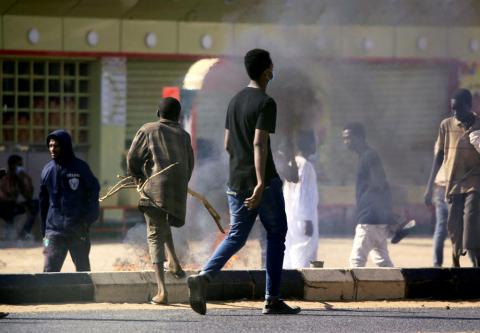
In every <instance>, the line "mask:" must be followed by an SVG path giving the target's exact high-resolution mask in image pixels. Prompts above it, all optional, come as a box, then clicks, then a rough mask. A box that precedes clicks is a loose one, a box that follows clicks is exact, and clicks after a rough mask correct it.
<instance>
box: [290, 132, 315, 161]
mask: <svg viewBox="0 0 480 333" xmlns="http://www.w3.org/2000/svg"><path fill="white" fill-rule="evenodd" d="M295 143H296V145H297V149H298V150H299V151H300V152H302V153H303V154H304V156H307V157H308V156H310V155H313V154H315V151H316V149H317V147H316V140H315V133H314V132H313V131H312V130H302V131H299V132H298V133H297V135H296V140H295Z"/></svg>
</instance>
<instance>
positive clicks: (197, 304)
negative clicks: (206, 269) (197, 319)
mask: <svg viewBox="0 0 480 333" xmlns="http://www.w3.org/2000/svg"><path fill="white" fill-rule="evenodd" d="M187 283H188V289H189V291H190V293H189V294H190V297H189V301H190V307H191V308H192V310H193V311H195V312H196V313H199V314H201V315H204V314H206V313H207V303H206V300H205V299H206V290H207V284H208V281H207V278H206V277H205V276H203V275H192V276H189V277H188V279H187Z"/></svg>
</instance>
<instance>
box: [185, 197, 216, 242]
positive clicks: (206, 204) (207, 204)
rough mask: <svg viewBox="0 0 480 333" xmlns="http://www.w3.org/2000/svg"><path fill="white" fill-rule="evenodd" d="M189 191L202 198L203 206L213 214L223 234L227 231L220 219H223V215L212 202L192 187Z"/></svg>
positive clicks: (199, 198)
mask: <svg viewBox="0 0 480 333" xmlns="http://www.w3.org/2000/svg"><path fill="white" fill-rule="evenodd" d="M188 193H189V194H190V195H191V196H192V197H194V198H196V199H198V200H200V201H201V202H202V203H203V206H204V207H205V208H206V209H207V211H208V212H209V213H210V215H211V216H212V218H213V220H214V221H215V224H216V225H217V227H218V229H219V230H220V232H221V233H222V234H224V233H225V230H224V229H223V228H222V225H221V224H220V220H221V217H220V214H218V212H217V211H216V210H215V208H213V206H212V205H211V204H210V202H208V200H207V198H205V197H204V196H203V195H201V194H200V193H198V192H195V191H193V190H192V189H190V188H188Z"/></svg>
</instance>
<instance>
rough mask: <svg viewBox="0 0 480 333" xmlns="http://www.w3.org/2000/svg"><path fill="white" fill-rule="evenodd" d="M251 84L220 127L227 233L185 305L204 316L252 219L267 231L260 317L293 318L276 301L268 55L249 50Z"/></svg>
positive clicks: (280, 211) (278, 244) (281, 216)
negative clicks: (209, 293) (211, 291)
mask: <svg viewBox="0 0 480 333" xmlns="http://www.w3.org/2000/svg"><path fill="white" fill-rule="evenodd" d="M244 61H245V68H246V71H247V73H248V76H249V77H250V79H251V81H250V83H249V85H248V86H247V87H246V88H244V89H243V90H241V91H240V92H239V93H238V94H237V95H236V96H234V97H233V99H232V100H231V101H230V104H229V106H228V110H227V117H226V122H225V141H224V142H225V149H226V150H227V152H228V154H229V156H230V172H229V181H228V190H227V195H228V204H229V208H230V231H229V233H228V236H227V237H226V238H225V239H224V240H223V242H222V243H221V244H220V245H219V246H218V247H217V249H216V250H215V252H214V253H213V255H212V256H211V258H210V259H209V261H208V262H207V264H206V265H205V267H204V268H203V269H202V271H201V272H200V274H199V275H194V276H191V277H189V278H188V287H189V289H190V306H191V307H192V309H193V310H194V311H196V312H197V313H199V314H205V313H206V311H207V308H206V288H207V285H208V283H209V282H210V281H211V280H212V279H213V278H214V277H215V275H216V274H217V273H218V272H219V271H220V270H221V269H222V267H223V266H224V265H225V264H226V263H227V261H228V260H229V259H230V258H231V257H232V256H233V255H234V254H235V253H236V252H237V251H238V250H240V249H241V248H242V247H243V245H244V244H245V242H246V240H247V238H248V235H249V233H250V231H251V229H252V227H253V224H254V222H255V219H256V217H257V215H259V216H260V221H261V223H262V224H263V226H264V228H265V229H266V231H267V265H266V266H267V267H266V294H265V305H264V308H263V311H262V312H263V313H264V314H296V313H299V312H300V308H298V307H294V308H291V307H289V306H288V305H287V304H286V303H285V302H283V300H281V299H280V282H281V277H282V265H283V257H284V251H285V244H284V243H285V235H286V233H287V218H286V215H285V202H284V198H283V193H282V181H281V180H280V178H279V176H278V174H277V171H276V169H275V165H274V162H273V158H272V152H271V149H270V139H269V135H270V133H274V132H275V123H276V112H277V109H276V104H275V101H274V100H273V99H272V98H271V97H270V96H268V95H267V94H266V93H265V91H266V88H267V84H268V82H269V81H271V80H272V79H273V62H272V60H271V58H270V54H269V53H268V52H267V51H265V50H261V49H254V50H251V51H249V52H247V54H246V55H245V59H244Z"/></svg>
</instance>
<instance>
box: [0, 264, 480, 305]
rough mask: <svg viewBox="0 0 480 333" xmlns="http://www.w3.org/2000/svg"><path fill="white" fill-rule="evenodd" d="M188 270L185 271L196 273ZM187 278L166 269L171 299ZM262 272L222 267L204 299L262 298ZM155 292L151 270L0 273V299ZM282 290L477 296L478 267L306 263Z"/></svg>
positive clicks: (348, 295)
mask: <svg viewBox="0 0 480 333" xmlns="http://www.w3.org/2000/svg"><path fill="white" fill-rule="evenodd" d="M195 273H196V272H193V271H189V272H187V275H191V274H195ZM186 281H187V280H186V278H184V279H176V278H174V277H173V276H172V275H171V274H169V273H167V274H166V283H167V290H168V296H169V302H170V303H186V302H188V288H187V283H186ZM264 290H265V271H262V270H251V271H239V270H238V271H237V270H226V271H222V272H220V273H219V274H218V276H217V277H216V278H215V279H214V280H213V281H212V282H211V283H210V284H209V287H208V290H207V298H208V299H209V300H232V299H262V298H263V296H264V292H265V291H264ZM155 292H156V283H155V276H154V273H153V272H150V271H143V272H95V273H91V272H81V273H38V274H0V303H1V304H28V303H30V304H31V303H58V302H61V303H65V302H110V303H117V302H118V303H123V302H126V303H145V302H148V301H149V300H150V299H151V297H152V296H153V295H155ZM281 294H282V296H283V297H285V298H296V299H304V300H308V301H334V300H345V301H355V300H357V301H365V300H379V299H382V300H387V299H419V298H423V299H424V298H429V299H478V298H480V269H479V268H460V269H458V268H457V269H449V268H443V269H440V268H420V269H410V268H409V269H398V268H361V269H335V268H329V269H323V268H306V269H302V270H298V271H297V270H285V271H284V273H283V276H282V286H281Z"/></svg>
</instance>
